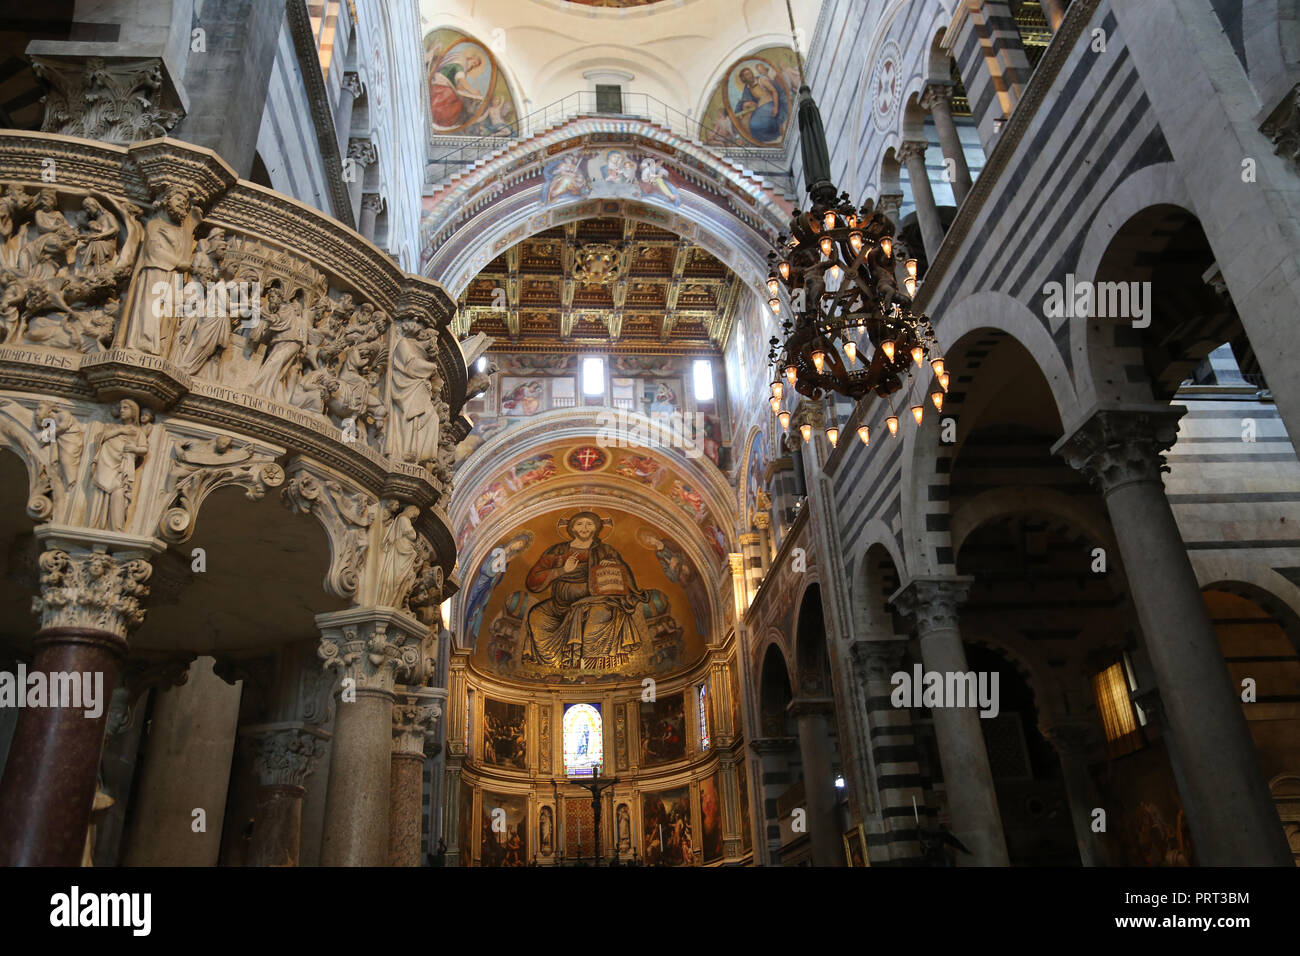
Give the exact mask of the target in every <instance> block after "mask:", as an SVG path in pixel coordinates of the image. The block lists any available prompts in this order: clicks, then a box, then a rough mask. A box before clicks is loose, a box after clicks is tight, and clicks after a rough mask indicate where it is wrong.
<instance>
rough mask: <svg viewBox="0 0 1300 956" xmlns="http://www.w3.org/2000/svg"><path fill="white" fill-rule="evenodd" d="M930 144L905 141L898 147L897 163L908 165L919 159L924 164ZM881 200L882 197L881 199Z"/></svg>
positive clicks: (918, 141)
mask: <svg viewBox="0 0 1300 956" xmlns="http://www.w3.org/2000/svg"><path fill="white" fill-rule="evenodd" d="M929 145H930V144H929V143H927V142H926V141H925V140H923V139H905V140H903V142H902V144H901V145H900V146H899V147H898V161H899V162H900V163H904V164H906V163H908V162H909V161H910V160H913V159H919V160H920V161H921V162H922V163H924V162H925V151H926V148H927V147H928V146H929ZM882 198H883V197H882Z"/></svg>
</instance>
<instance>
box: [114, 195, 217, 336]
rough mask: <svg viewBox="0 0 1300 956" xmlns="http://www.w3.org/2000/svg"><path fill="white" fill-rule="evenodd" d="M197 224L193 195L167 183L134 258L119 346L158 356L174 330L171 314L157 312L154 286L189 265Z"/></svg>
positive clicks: (164, 281) (167, 280) (167, 279)
mask: <svg viewBox="0 0 1300 956" xmlns="http://www.w3.org/2000/svg"><path fill="white" fill-rule="evenodd" d="M198 223H199V213H198V208H197V207H196V206H195V205H194V194H193V193H192V192H191V191H190V190H189V189H187V188H185V187H183V186H168V187H167V188H166V189H165V190H164V191H163V193H162V195H161V197H160V198H159V201H158V204H157V206H156V207H155V211H154V215H153V217H152V218H151V219H150V220H149V221H148V222H147V223H146V224H145V227H144V240H143V242H142V243H141V247H140V255H139V258H138V260H137V261H136V266H135V275H134V276H133V280H134V288H133V290H132V295H131V305H130V307H129V308H128V309H127V313H126V321H125V322H124V323H123V324H122V328H121V330H120V332H119V335H118V339H117V345H118V346H119V347H127V348H135V349H139V350H140V351H142V352H148V353H149V354H150V355H161V354H162V350H163V343H164V342H166V341H167V340H168V339H169V338H170V336H171V333H172V332H173V331H174V324H175V321H176V320H175V316H174V315H157V314H155V313H156V312H159V311H161V310H160V309H158V308H157V300H156V298H155V293H154V291H153V290H154V287H155V286H156V285H157V284H158V283H160V282H161V283H163V284H164V285H165V284H167V283H169V282H170V281H171V274H172V273H173V272H179V271H181V270H182V269H185V268H186V267H188V266H189V264H190V262H191V259H192V256H193V254H194V229H195V227H196V226H197V225H198Z"/></svg>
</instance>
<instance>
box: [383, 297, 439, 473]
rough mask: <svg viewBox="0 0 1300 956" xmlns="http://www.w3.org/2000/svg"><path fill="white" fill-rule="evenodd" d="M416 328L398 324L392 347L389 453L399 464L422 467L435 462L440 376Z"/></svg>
mask: <svg viewBox="0 0 1300 956" xmlns="http://www.w3.org/2000/svg"><path fill="white" fill-rule="evenodd" d="M419 327H420V326H419V323H418V322H415V321H413V320H410V319H407V320H403V321H401V322H399V323H398V328H399V330H400V332H401V335H399V336H397V339H396V341H395V343H394V345H393V368H392V374H391V378H392V387H393V391H392V395H393V411H394V413H395V414H394V421H393V438H392V452H391V454H392V456H393V457H394V458H396V459H398V460H399V461H409V462H415V463H417V464H425V463H427V462H435V461H437V459H438V437H439V432H440V429H441V424H442V423H441V422H440V421H439V418H438V409H437V407H436V405H435V402H436V401H437V399H436V398H435V396H436V395H437V394H438V393H440V392H441V391H442V374H441V370H440V369H439V367H438V363H437V362H434V361H431V360H430V358H429V354H428V350H427V347H426V346H425V345H424V344H423V343H422V342H421V341H420V340H418V339H417V338H415V337H414V335H415V333H416V332H417V330H418V329H419Z"/></svg>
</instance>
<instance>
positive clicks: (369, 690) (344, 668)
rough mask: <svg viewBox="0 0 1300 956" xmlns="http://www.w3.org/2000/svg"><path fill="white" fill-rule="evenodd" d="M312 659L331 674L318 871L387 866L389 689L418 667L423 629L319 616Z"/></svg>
mask: <svg viewBox="0 0 1300 956" xmlns="http://www.w3.org/2000/svg"><path fill="white" fill-rule="evenodd" d="M316 623H317V625H318V626H319V627H320V628H321V632H322V635H323V637H322V640H321V644H320V651H319V653H320V656H321V658H322V659H323V660H324V661H325V666H326V667H327V668H329V669H332V670H335V671H337V672H338V674H339V678H340V680H339V685H338V689H337V692H336V698H335V705H336V712H335V717H334V744H333V747H332V748H331V755H330V779H329V785H328V788H327V791H326V797H325V835H324V837H323V839H322V841H321V865H322V866H383V865H384V864H386V863H387V862H388V837H389V833H388V798H389V788H388V786H387V784H388V782H389V781H390V779H391V776H392V726H393V700H394V688H395V686H396V682H397V678H398V676H399V675H401V674H403V673H406V672H410V671H411V670H413V669H414V668H417V667H418V666H419V661H420V655H421V639H422V638H423V637H424V636H425V635H426V634H427V631H428V628H427V627H425V626H423V625H421V624H420V623H419V622H418V621H416V620H414V619H413V618H410V617H408V616H407V615H405V614H402V613H399V612H397V611H393V610H391V609H389V608H352V609H350V610H346V611H335V612H331V613H328V614H320V615H317V617H316Z"/></svg>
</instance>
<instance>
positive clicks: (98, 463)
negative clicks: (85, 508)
mask: <svg viewBox="0 0 1300 956" xmlns="http://www.w3.org/2000/svg"><path fill="white" fill-rule="evenodd" d="M116 415H117V417H118V418H119V419H121V421H122V424H120V425H108V426H106V427H105V428H104V430H103V431H102V432H100V435H99V447H98V448H97V449H96V450H95V457H94V460H93V461H92V463H91V466H92V472H93V475H94V490H93V491H92V493H91V498H90V526H91V527H92V528H102V529H104V530H106V531H122V530H124V529H125V528H126V514H127V510H128V509H129V508H130V507H131V500H132V497H133V496H134V493H135V472H136V468H137V467H138V465H139V461H140V459H141V458H143V457H144V456H145V455H146V454H148V452H149V428H148V426H147V425H145V424H144V423H142V421H141V416H140V406H139V405H137V404H136V403H135V402H133V401H131V400H130V399H129V398H124V399H122V401H121V403H120V404H119V405H118V407H117V412H116Z"/></svg>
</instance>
